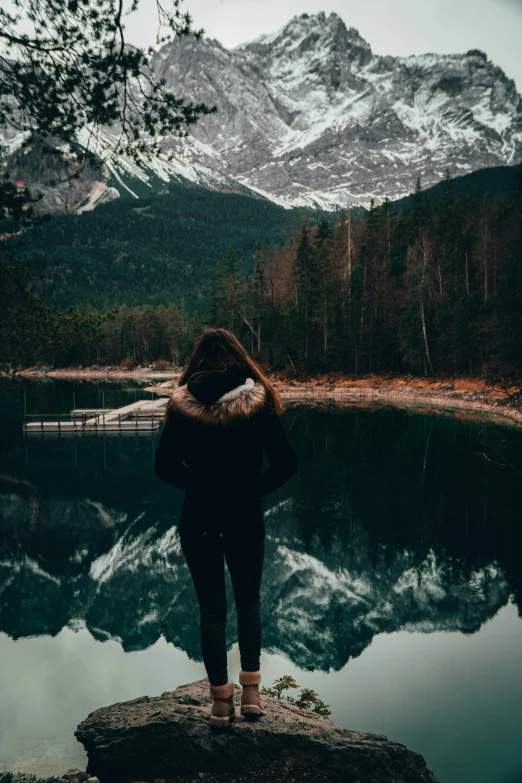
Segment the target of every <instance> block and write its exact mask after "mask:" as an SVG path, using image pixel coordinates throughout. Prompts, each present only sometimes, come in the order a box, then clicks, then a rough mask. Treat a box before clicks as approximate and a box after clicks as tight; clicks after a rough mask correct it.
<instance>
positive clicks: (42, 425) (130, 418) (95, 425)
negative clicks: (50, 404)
mask: <svg viewBox="0 0 522 783" xmlns="http://www.w3.org/2000/svg"><path fill="white" fill-rule="evenodd" d="M167 403H168V398H166V397H160V398H159V399H157V400H139V401H138V402H133V403H132V404H131V405H125V406H124V407H123V408H114V409H113V410H103V409H99V408H93V409H90V408H75V409H73V410H72V411H71V412H70V414H49V415H45V414H44V415H26V417H25V422H24V433H25V434H26V435H43V434H47V433H49V434H51V433H52V434H55V435H56V434H58V435H78V434H79V435H82V434H93V435H95V434H97V433H99V434H105V433H115V434H118V433H121V434H124V433H127V434H134V433H141V432H154V431H155V430H157V429H159V426H160V422H161V420H162V419H163V416H164V414H165V408H166V406H167Z"/></svg>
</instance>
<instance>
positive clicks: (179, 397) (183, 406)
mask: <svg viewBox="0 0 522 783" xmlns="http://www.w3.org/2000/svg"><path fill="white" fill-rule="evenodd" d="M241 380H242V381H243V383H239V385H237V386H235V387H234V388H232V389H230V391H227V392H226V393H225V394H223V395H221V396H220V397H219V398H218V399H217V400H215V401H214V402H210V403H208V402H207V403H205V402H202V401H201V400H200V399H198V398H197V397H196V396H195V395H194V394H192V393H191V391H190V390H189V388H188V384H185V385H183V386H178V388H177V389H176V390H175V391H174V392H173V394H172V396H171V398H170V402H169V406H168V409H169V411H177V412H178V413H181V414H182V415H184V416H187V417H189V418H192V419H196V420H197V421H200V422H202V423H205V424H229V423H231V422H237V421H240V420H241V419H248V418H249V417H250V416H252V415H253V414H254V413H256V412H257V411H259V410H261V408H262V407H263V406H264V404H265V401H266V391H265V387H264V386H263V384H262V383H260V382H259V381H254V379H253V378H246V379H243V378H242V379H241ZM189 383H190V382H189Z"/></svg>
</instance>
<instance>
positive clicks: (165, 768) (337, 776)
mask: <svg viewBox="0 0 522 783" xmlns="http://www.w3.org/2000/svg"><path fill="white" fill-rule="evenodd" d="M236 690H237V693H236V703H237V704H239V694H240V690H239V688H236ZM209 702H210V700H209V696H208V682H207V680H199V681H198V682H193V683H189V684H187V685H182V686H180V687H179V688H176V690H175V691H172V692H169V693H163V694H162V695H161V696H158V697H154V698H149V697H148V696H144V697H142V698H139V699H134V700H133V701H128V702H123V703H121V704H113V705H112V706H111V707H103V708H102V709H99V710H96V712H93V713H91V714H90V715H89V716H88V718H86V720H84V721H83V722H82V723H80V725H79V726H78V728H77V730H76V732H75V734H76V737H77V738H78V740H79V741H80V742H82V743H83V745H84V746H85V749H86V751H87V754H88V757H89V763H88V766H87V772H88V773H89V774H90V775H93V776H96V777H97V778H98V779H99V781H100V783H136V782H137V781H140V783H142V782H143V781H146V782H147V783H170V781H172V782H174V781H176V783H196V781H197V783H200V781H202V780H203V781H206V783H225V781H226V783H243V782H244V783H246V781H248V783H274V782H275V781H282V782H284V781H288V782H289V783H290V781H299V782H300V781H307V780H309V781H312V780H313V781H314V783H341V781H342V783H391V782H392V781H393V783H437V780H436V778H435V776H434V775H433V773H432V772H430V771H429V770H428V769H426V763H425V761H424V759H423V758H422V756H420V755H419V754H418V753H413V752H412V751H410V750H408V749H407V748H406V747H405V746H404V745H401V744H400V743H398V742H390V741H389V740H388V739H387V738H386V737H384V736H383V735H382V734H364V733H362V732H360V731H352V730H351V729H345V728H342V727H341V726H337V725H335V724H334V723H331V722H330V721H329V720H327V719H326V718H323V717H321V716H319V715H317V714H316V713H314V712H311V711H309V710H306V709H299V708H298V707H296V706H295V705H293V704H291V703H290V702H285V701H283V700H281V701H277V700H276V699H272V698H269V697H265V698H264V702H265V705H266V713H267V714H266V716H265V717H264V718H262V719H261V720H259V721H258V722H255V723H251V722H248V721H244V720H242V719H241V718H239V717H238V719H237V720H236V722H235V723H234V724H233V725H232V726H230V727H229V728H228V729H224V730H223V729H221V730H215V729H211V728H210V726H209V720H208V716H209ZM236 712H237V713H239V710H238V709H236Z"/></svg>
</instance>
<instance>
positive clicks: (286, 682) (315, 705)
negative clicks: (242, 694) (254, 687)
mask: <svg viewBox="0 0 522 783" xmlns="http://www.w3.org/2000/svg"><path fill="white" fill-rule="evenodd" d="M300 687H301V686H300V685H298V684H297V683H296V681H295V679H294V678H293V677H291V676H290V675H284V676H283V677H280V678H279V679H278V680H274V682H273V683H272V687H271V688H261V693H263V694H264V695H266V696H271V697H272V698H273V699H278V700H280V699H281V694H282V693H283V691H287V690H290V689H293V688H300ZM285 698H286V701H289V702H290V703H291V704H295V706H296V707H301V708H304V709H307V710H311V711H312V712H315V713H317V714H318V715H322V716H323V717H324V718H328V717H329V716H330V715H331V714H332V712H331V710H330V709H329V708H328V704H325V703H324V701H322V700H321V699H320V698H319V696H318V694H317V693H316V692H315V691H313V690H312V689H311V688H301V693H300V694H299V698H297V699H294V698H293V697H292V696H286V697H285Z"/></svg>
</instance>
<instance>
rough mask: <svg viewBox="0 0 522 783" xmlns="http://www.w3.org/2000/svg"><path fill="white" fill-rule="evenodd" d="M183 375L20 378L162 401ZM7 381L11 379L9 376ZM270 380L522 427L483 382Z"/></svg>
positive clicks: (331, 395)
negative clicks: (140, 391)
mask: <svg viewBox="0 0 522 783" xmlns="http://www.w3.org/2000/svg"><path fill="white" fill-rule="evenodd" d="M179 375H180V370H179V369H171V370H155V369H151V368H139V369H135V370H123V369H120V368H117V369H116V368H115V369H112V368H109V369H99V370H98V369H97V370H91V369H82V370H79V369H63V370H49V371H47V372H44V371H42V370H36V369H34V368H29V369H27V370H22V371H21V372H19V373H18V377H21V378H24V379H27V380H35V381H38V380H44V379H52V380H71V381H72V380H85V381H96V380H98V381H104V382H118V381H125V380H134V381H138V380H141V381H143V382H148V385H147V386H146V387H144V390H145V391H150V392H154V393H157V394H159V395H161V394H164V395H165V394H168V393H169V389H170V388H173V387H174V386H175V385H176V381H177V379H178V378H179ZM4 377H7V378H8V377H9V376H7V375H5V374H4ZM270 380H271V381H272V382H273V384H274V386H275V387H276V388H277V390H278V391H279V393H280V394H281V397H282V398H283V399H284V400H287V401H288V402H293V403H299V402H304V403H312V404H315V405H320V404H322V403H326V404H330V403H335V404H342V405H353V406H356V407H365V408H376V407H385V406H386V405H392V406H394V407H398V408H409V409H415V410H416V411H417V412H419V413H420V412H425V413H446V414H450V413H452V414H453V415H458V416H459V417H460V418H462V417H467V418H474V419H487V420H488V421H498V422H499V423H512V424H514V425H516V424H518V423H521V422H522V406H521V405H517V404H516V403H513V402H512V400H510V399H509V398H508V397H507V396H506V394H504V393H503V392H501V391H497V390H493V389H491V388H490V387H488V386H487V384H486V383H485V382H484V381H483V380H480V379H474V378H453V379H452V378H448V379H438V380H436V379H425V378H413V377H411V376H402V377H401V376H396V377H390V378H385V377H381V376H366V377H362V378H348V377H343V376H342V374H338V373H336V374H332V375H324V376H318V377H316V378H312V379H308V380H302V381H298V380H294V379H288V378H284V377H282V376H278V375H277V374H274V375H273V376H270ZM151 382H153V383H151ZM154 382H155V383H154Z"/></svg>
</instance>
